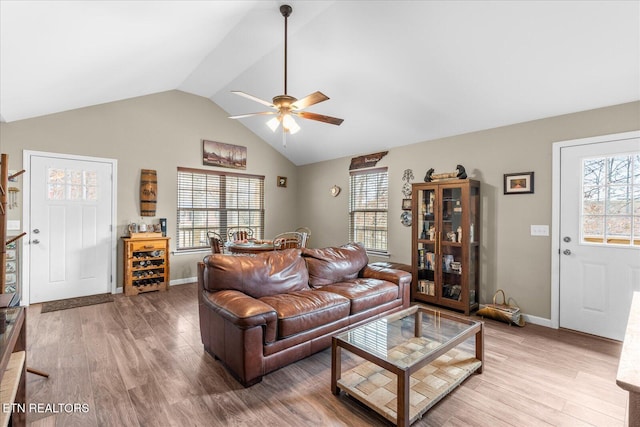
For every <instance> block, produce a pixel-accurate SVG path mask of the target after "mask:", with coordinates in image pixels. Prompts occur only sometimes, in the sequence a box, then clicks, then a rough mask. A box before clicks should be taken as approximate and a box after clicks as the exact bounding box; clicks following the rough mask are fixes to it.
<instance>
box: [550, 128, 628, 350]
mask: <svg viewBox="0 0 640 427" xmlns="http://www.w3.org/2000/svg"><path fill="white" fill-rule="evenodd" d="M560 163H561V173H560V174H561V177H560V179H561V184H560V191H561V196H560V200H561V202H560V239H561V242H560V254H559V257H560V326H561V327H563V328H568V329H573V330H577V331H581V332H586V333H589V334H593V335H598V336H602V337H607V338H611V339H616V340H622V339H623V337H624V332H625V329H626V322H627V318H628V315H629V309H630V305H631V296H632V293H633V292H634V291H640V139H638V138H628V139H622V140H612V141H607V142H601V143H593V144H586V145H574V146H568V147H562V148H561V151H560Z"/></svg>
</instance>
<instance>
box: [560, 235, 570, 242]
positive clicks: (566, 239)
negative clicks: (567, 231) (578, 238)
mask: <svg viewBox="0 0 640 427" xmlns="http://www.w3.org/2000/svg"><path fill="white" fill-rule="evenodd" d="M562 240H564V241H565V242H567V243H569V242H570V241H571V237H569V236H564V238H563V239H562Z"/></svg>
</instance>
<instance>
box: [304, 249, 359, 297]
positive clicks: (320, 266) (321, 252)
mask: <svg viewBox="0 0 640 427" xmlns="http://www.w3.org/2000/svg"><path fill="white" fill-rule="evenodd" d="M302 256H303V257H304V259H305V261H306V262H307V269H308V270H309V284H310V285H311V286H312V287H314V288H319V287H322V286H325V285H330V284H332V283H336V282H342V281H345V280H350V279H355V278H356V277H358V273H359V272H360V270H362V269H363V268H364V267H365V266H366V265H367V263H368V262H369V257H368V256H367V251H366V250H365V248H364V246H362V245H361V244H359V243H348V244H346V245H343V246H340V247H331V248H322V249H307V248H304V249H303V250H302Z"/></svg>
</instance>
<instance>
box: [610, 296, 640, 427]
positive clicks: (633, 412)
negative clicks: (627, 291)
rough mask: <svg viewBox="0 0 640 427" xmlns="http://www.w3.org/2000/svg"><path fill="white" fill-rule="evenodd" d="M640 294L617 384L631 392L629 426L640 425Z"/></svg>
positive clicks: (633, 309)
mask: <svg viewBox="0 0 640 427" xmlns="http://www.w3.org/2000/svg"><path fill="white" fill-rule="evenodd" d="M639 359H640V292H634V294H633V301H632V302H631V311H630V312H629V321H628V322H627V331H626V332H625V334H624V344H622V353H620V363H619V364H618V375H617V377H616V384H618V386H619V387H620V388H622V389H624V390H627V391H628V392H629V404H628V406H627V424H626V425H628V426H637V425H640V364H638V360H639Z"/></svg>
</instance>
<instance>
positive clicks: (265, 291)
mask: <svg viewBox="0 0 640 427" xmlns="http://www.w3.org/2000/svg"><path fill="white" fill-rule="evenodd" d="M204 264H205V269H204V283H203V285H204V288H205V289H206V290H208V291H211V292H214V291H221V290H225V289H232V290H236V291H240V292H243V293H245V294H247V295H249V296H252V297H253V298H262V297H265V296H271V295H277V294H285V293H288V292H293V291H301V290H304V289H309V284H308V283H309V274H308V273H307V268H306V266H305V263H304V259H302V256H301V251H300V249H286V250H282V251H273V252H264V253H261V254H258V255H249V256H246V255H237V256H236V255H223V254H212V255H208V256H206V257H205V258H204Z"/></svg>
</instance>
